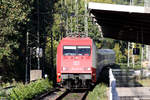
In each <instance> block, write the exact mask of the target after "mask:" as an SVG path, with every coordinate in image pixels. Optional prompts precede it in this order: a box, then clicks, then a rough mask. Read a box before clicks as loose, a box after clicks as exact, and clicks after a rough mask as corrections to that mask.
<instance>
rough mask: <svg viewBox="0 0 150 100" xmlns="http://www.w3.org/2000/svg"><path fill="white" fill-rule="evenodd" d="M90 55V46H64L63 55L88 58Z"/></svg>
mask: <svg viewBox="0 0 150 100" xmlns="http://www.w3.org/2000/svg"><path fill="white" fill-rule="evenodd" d="M90 53H91V48H90V46H64V48H63V54H64V55H66V56H67V55H71V56H74V55H85V56H89V55H90Z"/></svg>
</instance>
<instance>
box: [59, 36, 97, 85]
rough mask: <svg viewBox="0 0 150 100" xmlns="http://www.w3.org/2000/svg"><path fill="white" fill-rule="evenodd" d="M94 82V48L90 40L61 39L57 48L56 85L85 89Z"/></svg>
mask: <svg viewBox="0 0 150 100" xmlns="http://www.w3.org/2000/svg"><path fill="white" fill-rule="evenodd" d="M95 82H96V46H95V44H94V42H93V40H92V39H90V38H89V37H87V38H73V37H66V38H63V39H62V40H61V41H60V43H59V45H58V47H57V83H58V84H60V85H61V86H64V87H65V86H67V88H83V87H85V88H87V87H90V86H91V85H92V84H93V83H95Z"/></svg>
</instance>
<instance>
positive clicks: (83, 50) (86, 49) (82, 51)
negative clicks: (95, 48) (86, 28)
mask: <svg viewBox="0 0 150 100" xmlns="http://www.w3.org/2000/svg"><path fill="white" fill-rule="evenodd" d="M90 51H91V49H90V46H78V47H77V55H87V56H89V55H90Z"/></svg>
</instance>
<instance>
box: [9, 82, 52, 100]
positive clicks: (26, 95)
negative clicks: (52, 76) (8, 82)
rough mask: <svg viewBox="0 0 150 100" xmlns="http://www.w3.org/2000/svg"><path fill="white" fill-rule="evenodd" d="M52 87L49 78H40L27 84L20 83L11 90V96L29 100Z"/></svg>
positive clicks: (18, 99)
mask: <svg viewBox="0 0 150 100" xmlns="http://www.w3.org/2000/svg"><path fill="white" fill-rule="evenodd" d="M50 88H52V82H49V80H48V79H45V80H44V79H42V80H38V81H36V82H32V83H30V84H26V85H24V84H23V83H19V84H18V85H17V86H16V87H15V88H14V89H12V90H11V91H10V98H12V99H15V100H28V99H32V98H33V97H34V96H36V95H39V94H41V93H43V92H45V91H48V90H49V89H50Z"/></svg>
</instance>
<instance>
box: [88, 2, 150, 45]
mask: <svg viewBox="0 0 150 100" xmlns="http://www.w3.org/2000/svg"><path fill="white" fill-rule="evenodd" d="M88 9H89V10H90V13H91V14H92V15H93V16H94V18H95V19H96V22H97V23H98V24H99V25H100V26H101V29H102V33H103V36H104V37H108V38H113V39H119V40H125V41H130V42H137V43H142V44H150V8H149V7H142V6H131V5H118V4H106V3H94V2H89V4H88Z"/></svg>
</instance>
